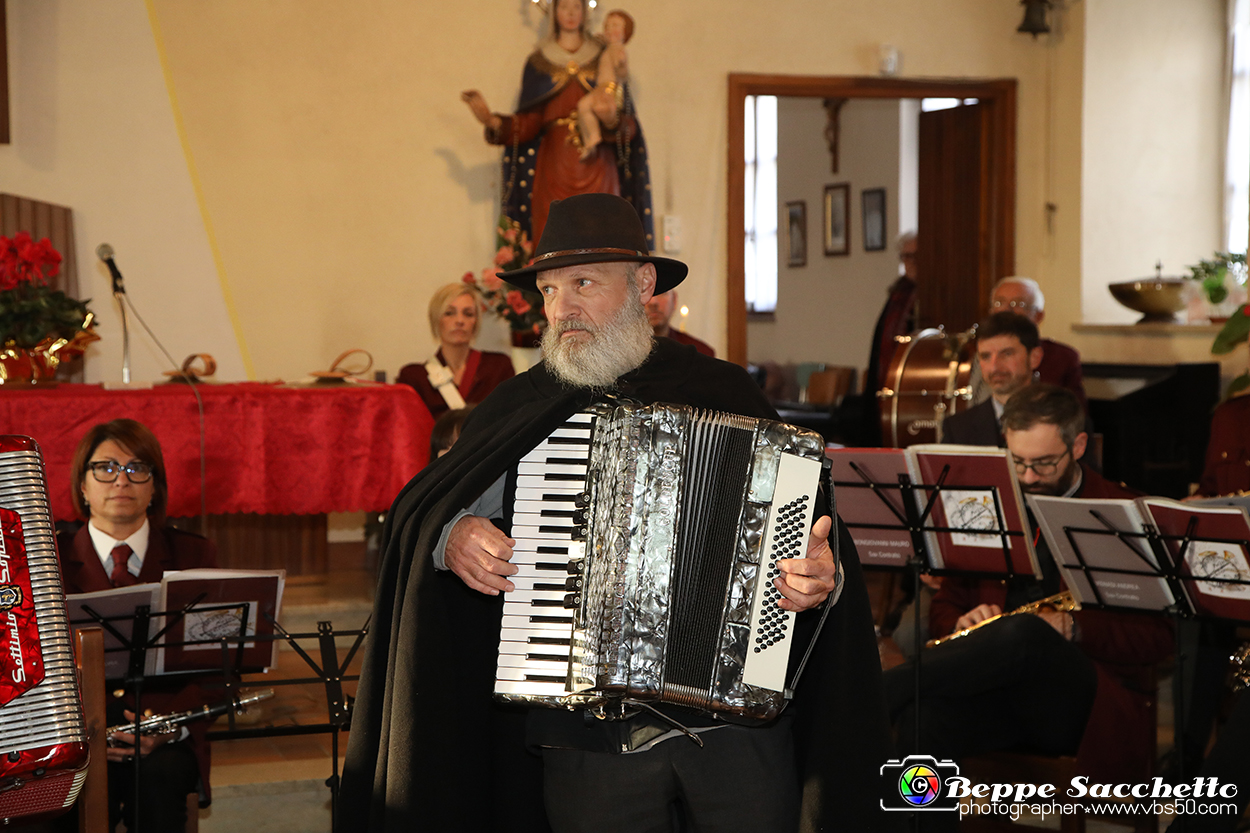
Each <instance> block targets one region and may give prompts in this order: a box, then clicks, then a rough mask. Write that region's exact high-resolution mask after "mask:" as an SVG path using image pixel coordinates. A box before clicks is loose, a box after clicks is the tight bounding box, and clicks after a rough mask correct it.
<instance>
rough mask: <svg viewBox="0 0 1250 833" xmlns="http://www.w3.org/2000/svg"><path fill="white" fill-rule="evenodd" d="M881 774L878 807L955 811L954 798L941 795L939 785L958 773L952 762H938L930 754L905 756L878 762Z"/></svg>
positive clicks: (893, 809) (884, 808)
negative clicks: (882, 784) (882, 783)
mask: <svg viewBox="0 0 1250 833" xmlns="http://www.w3.org/2000/svg"><path fill="white" fill-rule="evenodd" d="M881 775H882V777H883V778H884V779H886V788H885V796H886V797H885V798H882V799H881V809H882V810H891V811H901V810H955V809H958V807H959V802H958V800H957V799H953V798H945V797H943V795H942V786H943V785H944V784H945V783H946V782H947V781H948V780H949V779H951V778H954V777H955V776H957V775H959V765H958V764H956V763H955V762H954V761H946V760H943V761H939V760H937V759H936V758H934V757H933V756H932V755H908V756H907V757H906V758H904V759H903V760H901V761H898V760H890V761H887V762H886V763H884V764H882V766H881Z"/></svg>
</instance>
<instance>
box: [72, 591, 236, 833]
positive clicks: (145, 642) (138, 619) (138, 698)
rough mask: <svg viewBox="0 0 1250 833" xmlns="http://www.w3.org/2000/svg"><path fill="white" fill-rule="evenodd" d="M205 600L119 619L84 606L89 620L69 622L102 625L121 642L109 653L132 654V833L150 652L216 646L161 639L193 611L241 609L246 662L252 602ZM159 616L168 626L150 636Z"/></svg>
mask: <svg viewBox="0 0 1250 833" xmlns="http://www.w3.org/2000/svg"><path fill="white" fill-rule="evenodd" d="M203 598H204V594H203V593H201V594H200V595H198V596H196V597H195V598H194V599H192V600H191V601H190V602H189V603H188V604H187V605H185V606H184V607H182V608H179V609H178V610H164V611H157V612H155V613H153V612H152V609H151V607H150V606H149V605H137V606H136V607H135V610H134V613H133V614H131V615H129V616H127V615H124V614H123V615H120V616H101V615H100V614H99V613H97V612H96V611H95V610H93V609H92V608H91V607H90V606H89V605H83V612H84V613H86V614H87V616H88V617H89V618H87V619H76V620H72V621H71V622H70V625H71V626H72V625H83V624H91V623H95V624H98V625H100V627H102V628H104V630H105V631H106V632H107V633H109V634H110V635H111V636H112V637H113V638H114V639H116V640H117V641H118V642H120V643H121V647H118V648H108V649H106V653H107V652H113V651H126V652H127V653H128V655H129V663H128V666H127V670H126V675H125V676H124V677H123V678H122V679H123V682H124V684H125V687H126V688H129V689H130V690H131V691H132V692H133V694H134V704H135V709H134V715H135V720H134V728H135V732H134V734H135V755H134V756H133V761H134V770H135V795H134V803H135V815H134V821H135V823H134V828H133V830H132V831H131V833H137V831H138V830H139V790H140V786H141V784H140V779H141V777H142V765H141V761H142V759H143V756H142V755H140V754H138V749H139V741H140V737H141V735H142V727H143V682H144V680H145V679H147V676H148V675H147V674H146V673H145V672H146V669H147V655H148V651H150V650H152V649H154V648H160V647H165V646H186V645H203V644H209V643H212V644H215V643H216V641H217V640H188V641H183V642H168V643H167V642H165V641H163V640H162V637H163V636H164V635H165V634H166V633H167V632H168V631H169V629H170V628H172V627H173V626H174V625H175V624H177V623H178V622H180V621H182V620H183V619H185V618H186V616H187V614H188V613H190V612H192V611H193V610H194V611H196V612H207V611H212V610H237V609H239V608H242V609H243V617H242V620H241V621H240V623H239V632H240V633H239V635H240V637H241V639H240V641H239V648H238V654H237V657H236V661H237V662H242V659H243V646H244V644H245V643H246V642H247V641H248V634H247V623H248V619H249V614H250V608H251V604H250V603H249V602H239V603H230V604H218V605H204V606H199V602H200V601H201V600H202V599H203ZM158 617H164V618H165V620H166V621H165V626H164V627H163V628H161V629H160V630H159V631H157V632H156V634H155V635H153V636H150V637H149V636H148V633H149V631H150V630H151V626H152V620H153V619H155V618H158ZM115 622H130V623H131V626H130V635H129V636H126V635H125V634H123V633H122V632H121V630H119V629H118V628H116V627H115V626H114V624H113V623H115Z"/></svg>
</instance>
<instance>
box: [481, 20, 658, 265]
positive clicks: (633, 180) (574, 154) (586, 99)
mask: <svg viewBox="0 0 1250 833" xmlns="http://www.w3.org/2000/svg"><path fill="white" fill-rule="evenodd" d="M588 16H589V9H588V8H587V5H586V0H554V2H553V3H552V5H551V9H550V24H551V25H550V31H549V33H548V34H547V36H546V37H544V38H543V39H542V40H541V41H540V42H539V44H538V48H537V49H535V50H534V52H533V53H532V54H531V55H530V56H529V58H528V59H527V60H526V62H525V70H524V72H523V73H522V76H521V95H520V100H519V104H518V105H517V110H516V112H515V113H513V114H512V115H503V114H500V113H495V112H492V111H491V109H490V107H489V106H487V104H486V100H485V99H484V98H483V97H482V94H481V93H480V92H478V91H477V90H469V91H467V92H465V93H463V94H462V95H461V98H462V99H463V100H464V102H465V103H467V104H468V105H469V108H470V109H471V110H472V111H473V115H474V116H475V117H476V118H477V120H478V121H480V122H481V123H482V124H483V125H484V126H485V128H486V141H487V142H489V143H491V144H494V145H504V146H505V150H504V158H503V199H502V204H503V213H504V214H505V215H506V216H507V217H508V218H510V219H511V220H514V221H516V222H517V223H519V225H520V229H521V230H522V231H524V232H526V233H527V234H528V236H529V239H530V240H534V241H537V240H538V239H539V238H540V237H541V236H542V231H543V227H544V225H546V222H547V212H548V209H549V208H550V206H551V203H552V201H553V200H560V199H564V198H565V197H570V196H573V195H574V194H590V193H607V194H616V195H618V196H621V197H624V198H625V199H626V200H628V201H629V202H630V203H631V204H632V205H633V206H634V209H635V210H636V211H637V212H638V216H639V217H640V218H641V219H642V223H643V228H645V229H646V232H647V241H648V242H649V243H651V245H652V248H654V241H655V233H654V224H653V223H652V218H651V179H650V176H649V174H648V171H647V146H646V143H645V142H644V140H643V137H642V128H641V126H640V125H639V123H638V118H637V115H636V114H635V113H634V107H633V101H632V99H631V98H630V95H629V86H628V63H627V61H626V57H625V50H624V44H625V41H627V40H629V38H630V37H631V36H632V34H633V28H634V23H633V19H632V18H631V17H630V16H629V15H628V14H626V13H625V12H622V11H619V10H616V11H611V12H609V13H608V14H607V15H606V16H605V18H604V32H603V34H602V35H591V34H590V33H589V31H588V21H587V18H588Z"/></svg>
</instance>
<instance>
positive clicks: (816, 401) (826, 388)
mask: <svg viewBox="0 0 1250 833" xmlns="http://www.w3.org/2000/svg"><path fill="white" fill-rule="evenodd" d="M855 373H856V371H855V368H853V367H832V366H829V365H826V366H825V368H824V369H823V370H817V371H815V372H813V373H812V374H811V375H810V376H809V377H808V378H807V401H808V402H810V403H812V404H813V405H829V406H833V405H837V404H838V403H839V402H841V401H842V397H844V396H846V395H847V394H848V393H850V392H851V391H852V390H854V388H855Z"/></svg>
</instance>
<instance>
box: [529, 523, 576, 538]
mask: <svg viewBox="0 0 1250 833" xmlns="http://www.w3.org/2000/svg"><path fill="white" fill-rule="evenodd" d="M538 531H539V532H544V533H549V534H552V535H573V534H574V533H576V532H577V527H575V526H556V525H554V524H553V525H551V526H540V527H538Z"/></svg>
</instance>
